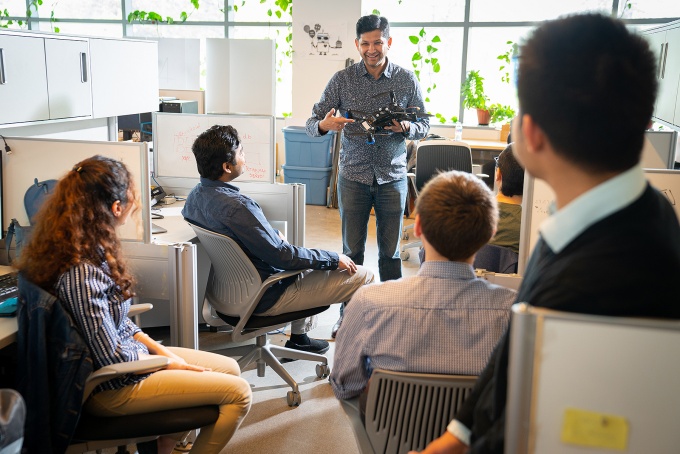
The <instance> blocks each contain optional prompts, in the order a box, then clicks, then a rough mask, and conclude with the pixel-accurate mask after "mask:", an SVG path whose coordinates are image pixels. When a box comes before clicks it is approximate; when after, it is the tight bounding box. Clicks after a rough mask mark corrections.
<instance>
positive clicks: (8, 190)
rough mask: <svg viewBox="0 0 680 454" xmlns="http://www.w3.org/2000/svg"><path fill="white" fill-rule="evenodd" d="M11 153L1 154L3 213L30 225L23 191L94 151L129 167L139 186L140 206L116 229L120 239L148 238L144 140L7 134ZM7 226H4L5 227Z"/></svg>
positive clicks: (135, 182) (92, 154)
mask: <svg viewBox="0 0 680 454" xmlns="http://www.w3.org/2000/svg"><path fill="white" fill-rule="evenodd" d="M6 139H7V144H8V145H9V146H10V148H11V149H12V153H11V154H6V153H3V156H2V198H3V206H2V210H3V216H4V219H5V220H6V222H9V220H10V219H12V218H16V220H17V221H19V223H20V224H21V225H29V223H28V215H27V214H26V209H25V208H24V194H25V193H26V190H27V189H28V188H29V187H30V186H31V185H32V184H34V179H35V178H37V179H38V180H39V181H43V180H49V179H59V178H61V177H62V176H63V175H64V174H65V173H66V172H68V171H70V170H71V169H72V168H73V166H74V165H75V164H77V163H78V162H80V161H82V160H83V159H86V158H89V157H91V156H94V155H102V156H108V157H110V158H113V159H117V160H119V161H121V162H123V163H125V166H126V167H127V168H128V170H129V171H130V173H131V174H132V178H133V181H134V184H135V186H136V187H137V190H138V197H139V198H140V199H141V200H139V199H138V200H137V202H138V203H139V204H140V207H141V208H140V209H139V210H137V211H136V212H134V213H133V214H132V216H131V217H130V220H129V221H128V222H127V223H126V224H125V225H123V226H121V227H120V228H119V230H118V234H119V237H120V239H121V240H129V241H142V242H144V243H150V242H151V204H150V203H151V200H150V192H149V188H150V186H149V160H148V153H149V150H148V143H147V142H95V141H87V140H65V139H34V138H19V137H6ZM5 227H6V226H3V228H5Z"/></svg>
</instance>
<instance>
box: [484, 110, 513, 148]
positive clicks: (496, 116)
mask: <svg viewBox="0 0 680 454" xmlns="http://www.w3.org/2000/svg"><path fill="white" fill-rule="evenodd" d="M489 114H490V117H491V118H490V120H489V122H490V123H492V124H493V123H498V124H501V141H502V142H505V140H506V139H507V138H508V134H509V133H510V123H509V121H510V120H512V119H513V118H514V116H515V110H514V109H513V108H512V107H510V106H503V105H501V104H499V103H495V104H491V105H490V106H489Z"/></svg>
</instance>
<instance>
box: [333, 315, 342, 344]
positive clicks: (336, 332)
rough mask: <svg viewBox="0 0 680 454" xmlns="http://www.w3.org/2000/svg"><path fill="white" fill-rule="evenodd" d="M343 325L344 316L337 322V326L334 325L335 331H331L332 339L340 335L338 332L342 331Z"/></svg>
mask: <svg viewBox="0 0 680 454" xmlns="http://www.w3.org/2000/svg"><path fill="white" fill-rule="evenodd" d="M341 324H342V315H341V316H340V318H339V319H338V321H337V322H335V325H333V329H332V330H331V337H332V338H333V339H335V336H336V335H337V334H338V330H339V329H340V325H341Z"/></svg>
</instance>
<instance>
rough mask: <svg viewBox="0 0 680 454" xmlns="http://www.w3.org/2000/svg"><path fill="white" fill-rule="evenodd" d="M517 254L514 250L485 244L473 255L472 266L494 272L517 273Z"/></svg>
mask: <svg viewBox="0 0 680 454" xmlns="http://www.w3.org/2000/svg"><path fill="white" fill-rule="evenodd" d="M518 262H519V254H517V253H516V252H515V251H513V250H511V249H509V248H507V247H503V246H497V245H495V244H485V245H484V246H482V248H481V249H480V250H479V251H478V252H477V255H475V261H474V263H473V265H472V266H474V267H475V268H479V269H484V270H487V271H493V272H494V273H507V274H512V273H517V263H518Z"/></svg>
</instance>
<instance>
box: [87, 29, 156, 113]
mask: <svg viewBox="0 0 680 454" xmlns="http://www.w3.org/2000/svg"><path fill="white" fill-rule="evenodd" d="M90 55H91V58H92V63H91V68H92V96H93V98H92V99H93V103H92V111H93V114H94V116H95V117H97V118H99V117H115V116H118V115H128V114H134V113H141V112H156V111H158V43H157V42H156V41H134V40H124V39H106V38H90Z"/></svg>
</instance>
